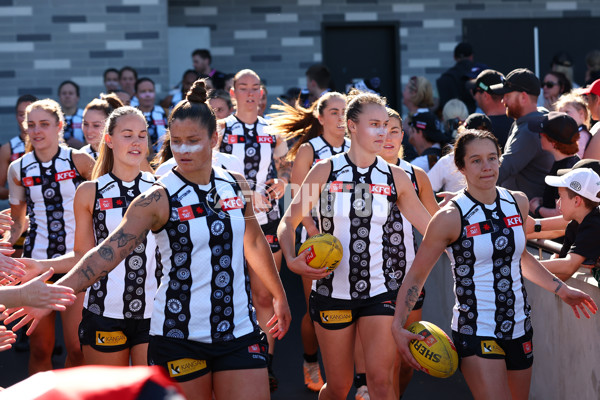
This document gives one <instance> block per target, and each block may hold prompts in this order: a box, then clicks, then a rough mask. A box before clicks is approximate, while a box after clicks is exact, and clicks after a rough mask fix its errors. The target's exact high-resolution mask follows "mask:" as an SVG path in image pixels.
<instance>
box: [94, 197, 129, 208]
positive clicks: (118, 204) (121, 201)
mask: <svg viewBox="0 0 600 400" xmlns="http://www.w3.org/2000/svg"><path fill="white" fill-rule="evenodd" d="M98 205H99V206H100V210H110V209H112V208H125V207H126V205H127V203H126V201H125V197H124V196H121V197H111V198H107V199H99V200H98Z"/></svg>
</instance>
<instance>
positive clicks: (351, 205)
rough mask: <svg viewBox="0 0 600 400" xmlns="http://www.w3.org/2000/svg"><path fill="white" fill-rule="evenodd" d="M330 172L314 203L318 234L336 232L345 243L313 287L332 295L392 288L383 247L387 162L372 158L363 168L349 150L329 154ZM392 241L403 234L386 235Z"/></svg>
mask: <svg viewBox="0 0 600 400" xmlns="http://www.w3.org/2000/svg"><path fill="white" fill-rule="evenodd" d="M329 161H330V163H331V173H330V175H329V178H328V180H327V184H326V185H325V187H324V189H323V192H322V193H321V199H320V204H319V205H318V208H317V210H318V214H319V223H320V229H321V232H322V233H330V234H332V235H333V236H335V237H337V238H338V239H339V240H340V242H341V243H342V246H343V248H344V255H343V257H342V261H341V262H340V265H339V266H338V267H337V269H336V270H335V271H334V272H333V273H331V274H330V275H329V276H327V277H326V278H324V279H321V280H319V281H316V282H314V283H313V290H315V291H316V292H317V293H318V294H320V295H322V296H327V297H332V298H336V299H346V300H350V299H365V298H369V297H373V296H375V295H378V294H381V293H385V292H389V291H394V290H397V289H398V287H399V286H400V282H399V281H398V279H397V274H396V266H395V265H389V264H388V263H387V262H386V260H387V259H388V258H390V255H389V254H388V253H387V250H386V248H385V246H384V236H386V226H387V225H389V224H392V223H393V222H394V218H393V216H392V214H391V210H392V206H393V205H394V204H395V202H396V199H397V192H396V187H395V184H394V178H393V176H392V171H391V169H390V165H389V164H388V163H387V162H385V161H384V160H383V159H382V158H381V157H377V158H376V160H375V161H374V162H373V164H372V165H371V166H369V167H367V168H358V167H357V166H356V165H354V164H353V163H352V162H351V161H350V159H349V157H348V153H342V154H338V155H336V156H333V157H331V158H330V159H329ZM390 240H393V241H394V242H393V243H396V240H397V244H400V243H401V242H402V238H399V237H397V236H394V235H392V236H390Z"/></svg>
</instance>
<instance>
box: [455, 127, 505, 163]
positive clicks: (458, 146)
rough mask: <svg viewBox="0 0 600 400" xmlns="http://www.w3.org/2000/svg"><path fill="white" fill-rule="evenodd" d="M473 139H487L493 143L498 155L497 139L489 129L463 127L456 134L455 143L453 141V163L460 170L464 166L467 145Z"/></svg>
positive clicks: (499, 152)
mask: <svg viewBox="0 0 600 400" xmlns="http://www.w3.org/2000/svg"><path fill="white" fill-rule="evenodd" d="M475 139H480V140H483V139H487V140H490V141H491V142H492V143H494V146H496V151H497V152H498V157H500V154H501V151H500V145H499V144H498V139H496V136H494V135H493V134H492V133H491V132H489V131H483V130H479V129H465V130H464V131H462V132H460V133H459V134H458V137H457V138H456V143H454V165H456V168H457V169H458V170H459V171H460V170H462V169H463V168H464V167H465V155H466V154H467V146H468V145H469V144H470V143H471V142H472V141H474V140H475Z"/></svg>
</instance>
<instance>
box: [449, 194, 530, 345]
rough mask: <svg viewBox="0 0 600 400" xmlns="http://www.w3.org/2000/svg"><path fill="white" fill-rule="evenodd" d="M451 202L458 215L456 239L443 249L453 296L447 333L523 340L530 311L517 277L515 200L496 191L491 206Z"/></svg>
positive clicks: (519, 231)
mask: <svg viewBox="0 0 600 400" xmlns="http://www.w3.org/2000/svg"><path fill="white" fill-rule="evenodd" d="M452 202H453V203H454V204H455V205H456V207H457V208H458V210H459V211H460V214H461V235H460V237H459V238H458V240H457V241H455V242H454V243H452V244H451V245H450V246H449V247H448V253H449V254H450V260H451V262H452V270H453V273H454V293H455V296H456V303H455V305H454V316H453V318H452V329H453V330H454V331H457V332H460V333H463V334H465V335H476V336H493V337H497V338H499V339H514V338H518V337H520V336H523V335H524V334H525V333H526V332H528V331H529V330H530V329H531V319H530V317H529V314H530V311H531V308H530V306H529V303H528V301H527V293H526V291H525V286H524V285H523V276H522V275H521V254H522V253H523V249H524V248H525V234H524V232H523V227H522V225H523V220H522V218H523V217H522V216H521V213H520V211H519V206H518V204H517V202H516V200H515V198H514V197H513V195H512V194H511V193H510V192H509V191H508V190H506V189H504V188H500V187H499V188H497V197H496V201H495V202H494V203H493V204H491V205H488V204H483V203H480V202H479V201H477V200H475V199H474V198H473V197H472V196H471V195H470V194H469V193H468V192H467V191H464V192H462V193H461V194H460V195H458V196H457V197H455V198H454V199H453V200H452Z"/></svg>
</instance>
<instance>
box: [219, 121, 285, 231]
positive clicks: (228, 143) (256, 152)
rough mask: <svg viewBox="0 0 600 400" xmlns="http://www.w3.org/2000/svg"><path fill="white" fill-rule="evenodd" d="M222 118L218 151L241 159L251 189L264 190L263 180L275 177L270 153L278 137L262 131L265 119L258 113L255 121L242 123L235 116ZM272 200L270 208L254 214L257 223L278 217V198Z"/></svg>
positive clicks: (265, 122) (271, 153)
mask: <svg viewBox="0 0 600 400" xmlns="http://www.w3.org/2000/svg"><path fill="white" fill-rule="evenodd" d="M224 121H225V131H224V133H223V140H222V142H221V147H220V149H219V151H220V152H221V153H226V154H233V155H234V156H236V157H237V158H238V159H239V160H240V161H241V162H242V164H243V165H244V177H245V178H246V181H247V182H248V185H249V186H250V190H258V191H260V192H264V191H265V182H266V181H267V180H268V179H271V178H274V177H275V176H276V171H275V167H274V165H273V153H274V150H275V146H276V144H277V139H276V138H275V136H273V135H271V134H269V133H267V132H266V131H265V128H266V127H267V125H268V123H267V121H266V120H265V119H264V118H262V117H260V116H259V117H258V119H257V121H256V122H255V123H254V124H245V123H243V122H242V121H240V120H239V119H238V118H237V117H236V116H235V115H230V116H229V117H227V118H225V120H224ZM271 203H272V205H273V208H272V209H271V210H270V211H269V212H268V213H264V212H259V213H256V219H257V220H258V223H259V224H261V225H264V224H266V223H267V222H270V221H277V220H278V219H279V218H280V215H279V207H278V203H277V200H273V201H272V202H271Z"/></svg>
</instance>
